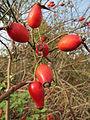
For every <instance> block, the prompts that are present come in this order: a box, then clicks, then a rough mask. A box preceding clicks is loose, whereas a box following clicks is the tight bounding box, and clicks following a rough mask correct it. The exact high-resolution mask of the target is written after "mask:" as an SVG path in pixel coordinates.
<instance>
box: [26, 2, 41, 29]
mask: <svg viewBox="0 0 90 120" xmlns="http://www.w3.org/2000/svg"><path fill="white" fill-rule="evenodd" d="M41 21H42V11H41V7H40V5H39V3H36V4H35V5H34V6H33V7H32V8H31V10H30V12H29V14H28V18H27V22H28V25H29V26H30V27H31V28H37V27H39V26H40V24H41Z"/></svg>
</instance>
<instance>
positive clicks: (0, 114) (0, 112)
mask: <svg viewBox="0 0 90 120" xmlns="http://www.w3.org/2000/svg"><path fill="white" fill-rule="evenodd" d="M2 113H3V109H1V111H0V118H1V116H2Z"/></svg>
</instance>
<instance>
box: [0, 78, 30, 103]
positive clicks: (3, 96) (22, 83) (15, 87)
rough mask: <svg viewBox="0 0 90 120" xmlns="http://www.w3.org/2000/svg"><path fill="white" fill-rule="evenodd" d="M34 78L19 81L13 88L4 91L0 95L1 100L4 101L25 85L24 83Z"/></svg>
mask: <svg viewBox="0 0 90 120" xmlns="http://www.w3.org/2000/svg"><path fill="white" fill-rule="evenodd" d="M31 80H32V79H30V80H23V81H21V82H19V83H17V84H16V85H13V86H12V87H11V88H9V89H8V90H7V91H6V92H5V93H3V94H2V95H1V96H0V102H2V101H3V100H4V99H7V98H8V96H9V95H10V94H12V93H14V92H15V91H16V90H18V89H19V88H21V87H23V86H24V85H26V84H28V83H29V82H27V81H30V82H31Z"/></svg>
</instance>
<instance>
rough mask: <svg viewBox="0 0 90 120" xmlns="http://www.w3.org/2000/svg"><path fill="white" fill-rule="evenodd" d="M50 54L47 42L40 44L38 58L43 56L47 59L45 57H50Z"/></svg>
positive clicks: (37, 51) (37, 49)
mask: <svg viewBox="0 0 90 120" xmlns="http://www.w3.org/2000/svg"><path fill="white" fill-rule="evenodd" d="M48 53H49V47H48V45H47V44H46V43H45V42H43V43H42V44H38V45H37V47H36V54H37V55H38V56H41V55H42V56H43V57H45V56H47V55H48Z"/></svg>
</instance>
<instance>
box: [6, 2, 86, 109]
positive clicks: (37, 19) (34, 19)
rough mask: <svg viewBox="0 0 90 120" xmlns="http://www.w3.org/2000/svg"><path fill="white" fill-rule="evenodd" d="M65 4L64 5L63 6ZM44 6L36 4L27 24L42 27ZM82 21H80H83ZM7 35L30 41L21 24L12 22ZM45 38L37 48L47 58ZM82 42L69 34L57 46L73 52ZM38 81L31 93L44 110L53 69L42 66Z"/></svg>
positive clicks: (23, 41) (74, 35) (47, 48)
mask: <svg viewBox="0 0 90 120" xmlns="http://www.w3.org/2000/svg"><path fill="white" fill-rule="evenodd" d="M54 5H55V4H54V2H51V3H49V4H48V7H49V8H50V7H53V6H54ZM63 5H64V4H63V3H62V4H61V6H63ZM41 8H42V5H40V4H39V3H36V4H35V5H34V6H33V7H32V8H31V10H30V12H29V13H28V17H27V23H28V25H29V26H30V27H31V28H32V29H35V28H38V27H39V26H40V25H41V21H42V11H41ZM82 19H83V20H84V18H82ZM82 19H79V21H81V20H82ZM7 33H8V35H9V36H10V38H11V39H13V40H14V41H16V42H21V43H25V42H28V41H29V32H28V30H27V29H26V27H24V26H23V25H21V24H20V23H17V22H12V23H11V25H10V26H9V27H8V28H7ZM45 39H46V38H45V36H43V37H42V38H41V39H40V40H39V41H40V43H39V44H38V45H37V46H36V54H37V55H38V56H41V55H42V57H45V56H47V55H48V53H49V47H48V45H47V44H46V43H45ZM81 43H82V40H81V38H80V36H78V35H76V34H69V35H66V36H64V37H62V38H61V39H60V41H59V42H58V44H57V48H58V49H59V50H62V51H72V50H75V49H76V48H77V47H78V46H79V45H80V44H81ZM36 77H37V81H36V79H34V81H33V82H32V83H30V85H29V93H30V96H31V97H32V99H33V100H34V102H35V104H36V106H37V108H39V109H42V108H43V106H44V96H45V94H44V87H46V86H50V84H51V82H52V80H53V73H52V70H51V68H50V67H49V66H48V65H46V64H40V65H39V66H38V67H37V70H36Z"/></svg>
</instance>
